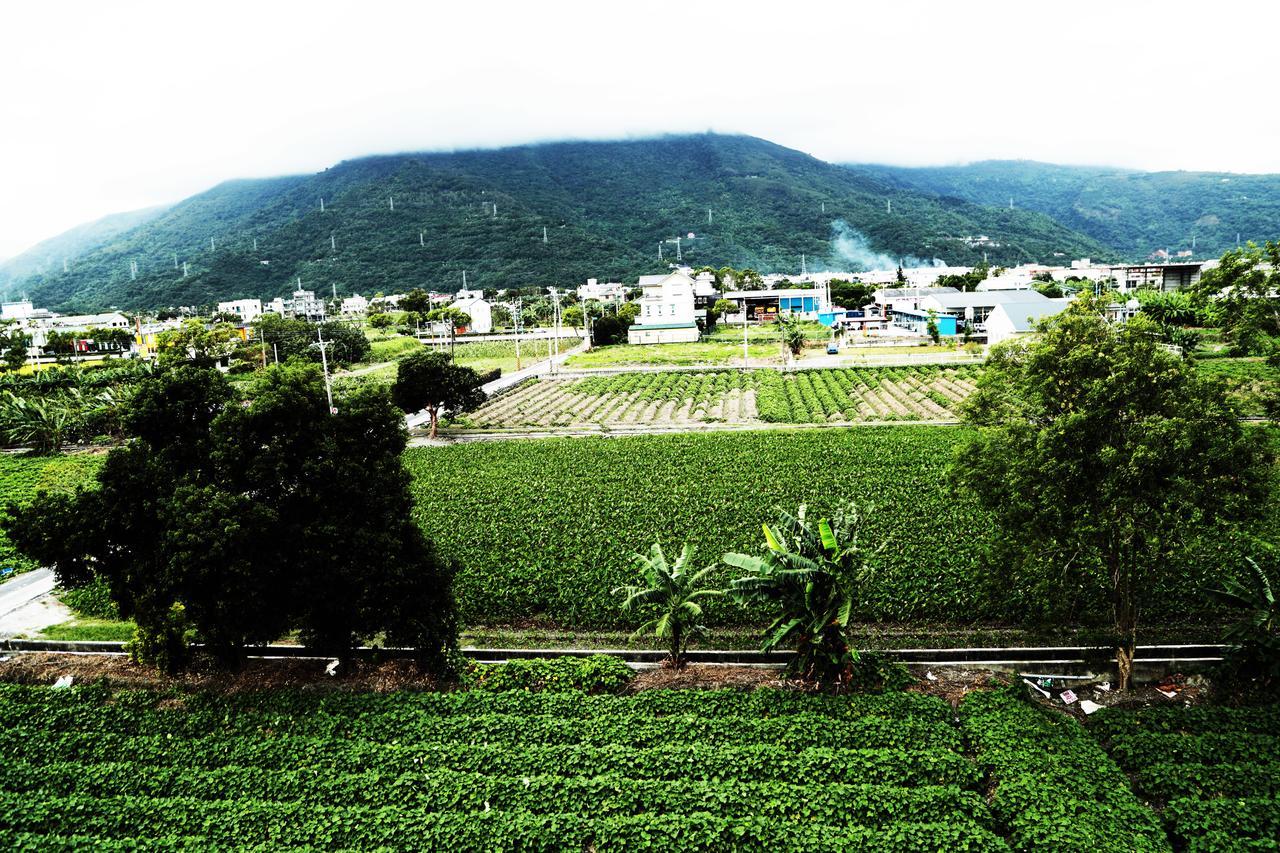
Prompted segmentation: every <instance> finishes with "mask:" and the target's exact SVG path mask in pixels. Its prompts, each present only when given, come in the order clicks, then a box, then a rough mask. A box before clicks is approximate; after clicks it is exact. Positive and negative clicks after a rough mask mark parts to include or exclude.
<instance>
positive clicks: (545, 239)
mask: <svg viewBox="0 0 1280 853" xmlns="http://www.w3.org/2000/svg"><path fill="white" fill-rule="evenodd" d="M542 242H543V243H545V242H547V226H545V225H543V226H542Z"/></svg>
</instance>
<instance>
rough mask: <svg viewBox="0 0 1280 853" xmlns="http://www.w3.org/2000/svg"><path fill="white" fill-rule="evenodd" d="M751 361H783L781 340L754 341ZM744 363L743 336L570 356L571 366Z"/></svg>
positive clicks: (619, 347)
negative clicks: (722, 339)
mask: <svg viewBox="0 0 1280 853" xmlns="http://www.w3.org/2000/svg"><path fill="white" fill-rule="evenodd" d="M747 349H748V357H749V358H750V359H751V361H752V362H755V363H761V362H767V363H770V364H780V363H781V362H782V361H783V354H782V347H781V344H778V343H767V342H765V343H751V344H748V346H747ZM741 364H742V340H741V339H739V340H738V343H736V344H732V343H728V342H720V341H698V342H697V343H685V344H636V345H631V344H615V345H613V346H607V347H596V348H595V349H593V350H591V351H590V352H583V353H578V354H576V355H571V356H569V358H568V360H567V361H566V362H565V365H566V366H568V367H633V366H645V365H666V366H676V367H698V366H702V365H706V366H709V367H712V366H720V367H732V366H735V365H741Z"/></svg>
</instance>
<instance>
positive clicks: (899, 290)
mask: <svg viewBox="0 0 1280 853" xmlns="http://www.w3.org/2000/svg"><path fill="white" fill-rule="evenodd" d="M959 292H960V291H958V290H956V289H955V288H954V287H882V288H880V289H879V290H877V291H875V292H874V293H872V294H871V299H872V301H873V302H874V303H875V304H876V305H878V306H880V310H881V311H882V312H888V313H890V314H892V313H893V312H894V311H917V310H919V308H920V302H921V300H923V299H924V298H925V297H928V296H939V295H944V294H951V293H959ZM855 307H861V306H855Z"/></svg>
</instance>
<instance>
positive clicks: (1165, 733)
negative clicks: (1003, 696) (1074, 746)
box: [1089, 705, 1280, 850]
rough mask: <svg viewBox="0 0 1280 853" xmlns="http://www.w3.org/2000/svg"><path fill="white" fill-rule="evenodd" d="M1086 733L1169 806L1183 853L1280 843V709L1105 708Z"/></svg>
mask: <svg viewBox="0 0 1280 853" xmlns="http://www.w3.org/2000/svg"><path fill="white" fill-rule="evenodd" d="M1089 729H1090V731H1091V732H1092V733H1093V735H1094V736H1095V737H1096V738H1098V740H1099V742H1100V743H1102V744H1103V746H1105V747H1106V749H1107V751H1108V752H1109V753H1110V754H1111V757H1112V758H1113V759H1115V761H1116V762H1117V763H1118V764H1119V765H1120V766H1121V767H1122V768H1124V769H1125V770H1126V771H1128V772H1129V773H1131V774H1132V775H1133V777H1134V783H1135V788H1136V789H1137V791H1138V793H1140V794H1142V795H1143V796H1144V797H1146V798H1147V799H1148V800H1151V801H1153V802H1157V803H1160V804H1163V805H1164V806H1165V808H1164V811H1163V814H1162V817H1163V819H1164V823H1165V827H1166V828H1167V830H1168V832H1169V837H1170V838H1171V839H1172V840H1173V842H1174V844H1175V845H1177V846H1178V847H1179V849H1204V850H1227V849H1230V850H1244V849H1250V848H1251V846H1257V847H1258V848H1259V849H1265V845H1266V844H1274V841H1275V839H1276V837H1277V836H1280V789H1278V788H1277V780H1278V779H1280V776H1278V775H1277V773H1276V768H1277V767H1278V766H1280V706H1276V705H1267V706H1261V707H1253V708H1220V707H1208V708H1186V707H1178V706H1175V707H1157V708H1146V709H1142V710H1137V711H1133V710H1122V709H1114V708H1108V709H1105V710H1103V711H1099V712H1098V713H1097V714H1095V715H1094V717H1093V718H1091V719H1090V720H1089Z"/></svg>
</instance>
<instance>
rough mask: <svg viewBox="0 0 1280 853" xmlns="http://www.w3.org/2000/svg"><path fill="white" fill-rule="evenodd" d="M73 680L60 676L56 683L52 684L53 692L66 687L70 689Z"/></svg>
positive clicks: (66, 676) (72, 678)
mask: <svg viewBox="0 0 1280 853" xmlns="http://www.w3.org/2000/svg"><path fill="white" fill-rule="evenodd" d="M75 680H76V679H75V676H72V675H63V676H60V677H59V678H58V680H57V681H55V682H53V687H54V689H55V690H61V689H63V688H66V687H70V686H71V682H73V681H75Z"/></svg>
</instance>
